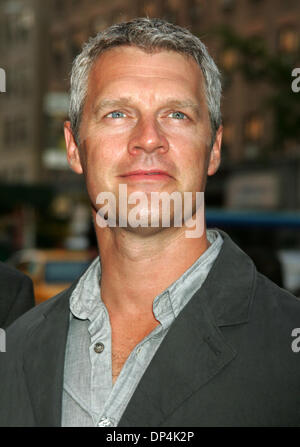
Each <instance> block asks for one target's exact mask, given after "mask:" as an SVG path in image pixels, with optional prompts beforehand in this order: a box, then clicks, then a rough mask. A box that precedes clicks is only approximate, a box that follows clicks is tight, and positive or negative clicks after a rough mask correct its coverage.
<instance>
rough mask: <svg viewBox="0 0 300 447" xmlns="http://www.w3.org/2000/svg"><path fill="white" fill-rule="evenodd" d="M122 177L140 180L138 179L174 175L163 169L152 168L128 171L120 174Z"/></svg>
mask: <svg viewBox="0 0 300 447" xmlns="http://www.w3.org/2000/svg"><path fill="white" fill-rule="evenodd" d="M120 177H122V178H126V179H128V180H133V181H138V180H145V181H147V180H150V181H153V180H154V181H157V180H166V179H170V178H172V176H171V175H170V174H169V173H168V172H166V171H162V170H161V169H151V170H143V169H138V170H136V171H130V172H126V173H125V174H122V175H120Z"/></svg>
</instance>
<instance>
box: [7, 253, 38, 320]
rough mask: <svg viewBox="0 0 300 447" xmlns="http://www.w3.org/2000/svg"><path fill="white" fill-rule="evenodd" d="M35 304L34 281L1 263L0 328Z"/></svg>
mask: <svg viewBox="0 0 300 447" xmlns="http://www.w3.org/2000/svg"><path fill="white" fill-rule="evenodd" d="M33 306H34V295H33V286H32V281H31V279H30V278H28V276H26V275H24V274H23V273H21V272H19V271H18V270H16V269H13V268H12V267H9V266H7V265H5V264H3V263H2V262H1V263H0V328H2V329H4V328H6V327H7V326H9V325H10V324H11V323H13V322H14V321H15V320H16V319H17V318H18V317H20V316H21V315H22V314H23V313H25V312H27V311H28V310H29V309H31V308H32V307H33Z"/></svg>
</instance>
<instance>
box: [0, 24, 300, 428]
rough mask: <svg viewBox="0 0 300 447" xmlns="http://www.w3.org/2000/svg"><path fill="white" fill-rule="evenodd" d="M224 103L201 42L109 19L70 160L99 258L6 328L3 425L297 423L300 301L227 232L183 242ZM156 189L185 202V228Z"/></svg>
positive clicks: (95, 42)
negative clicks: (86, 201)
mask: <svg viewBox="0 0 300 447" xmlns="http://www.w3.org/2000/svg"><path fill="white" fill-rule="evenodd" d="M220 95H221V87H220V79H219V72H218V69H217V67H216V65H215V64H214V62H213V60H212V59H211V57H210V56H209V55H208V53H207V50H206V48H205V47H204V45H203V44H202V43H201V42H200V40H199V39H198V38H196V37H195V36H193V35H191V34H190V33H189V32H188V31H187V30H184V29H182V28H179V27H177V26H175V25H172V24H169V23H167V22H165V21H163V20H158V19H146V18H144V19H135V20H132V21H130V22H128V23H123V24H119V25H115V26H113V27H111V28H109V29H107V30H106V31H104V32H103V33H100V34H98V35H97V36H96V37H95V38H94V39H92V40H90V41H89V43H88V44H87V45H86V46H85V47H84V49H83V51H82V53H81V55H79V56H78V58H77V59H76V60H75V63H74V65H73V71H72V77H71V103H70V122H67V123H66V124H65V138H66V146H67V157H68V161H69V164H70V166H71V167H72V169H73V170H74V171H75V172H76V173H78V174H84V176H85V180H86V185H87V191H88V194H89V198H90V202H91V207H92V213H93V219H94V223H95V231H96V235H97V241H98V246H99V256H100V259H99V258H96V259H95V261H94V262H93V263H92V264H91V266H90V267H89V268H88V270H87V271H86V272H85V273H84V274H83V275H82V276H81V278H80V280H79V281H78V282H76V283H75V284H73V285H72V287H71V288H70V289H68V290H67V291H64V292H63V293H61V294H60V295H58V296H57V297H55V298H53V299H51V300H49V301H48V302H45V303H43V304H42V305H40V306H38V307H37V308H35V309H34V310H33V311H32V312H30V313H29V314H27V315H26V316H24V317H23V318H22V319H20V320H19V321H18V323H16V324H15V325H14V326H12V327H11V329H10V331H9V334H8V337H7V338H8V349H7V351H8V352H7V359H6V364H5V367H2V370H1V383H2V388H1V396H2V399H1V404H0V405H1V409H0V421H1V424H2V425H12V426H19V425H21V426H98V427H104V426H109V427H116V426H132V427H135V426H151V427H156V426H253V425H260V426H263V425H272V426H278V425H300V381H299V373H300V362H299V359H300V357H299V355H298V354H297V353H296V352H295V349H294V350H293V349H292V343H293V342H294V345H296V343H295V339H293V337H292V336H291V333H292V331H293V330H294V329H295V328H297V327H298V326H300V303H299V302H298V301H297V299H296V298H295V297H293V296H292V295H290V294H289V293H287V292H285V291H283V290H282V289H280V288H278V287H277V286H276V285H274V284H273V283H272V282H271V281H269V280H268V279H267V278H265V277H264V276H262V275H260V274H259V273H258V272H257V271H256V269H255V266H254V265H253V263H252V261H251V260H250V258H248V257H247V256H246V255H245V253H243V252H242V251H241V250H240V249H239V248H238V247H237V246H236V245H235V244H234V243H233V242H232V241H231V240H230V238H229V237H228V236H227V235H226V234H225V233H223V232H220V231H216V230H214V231H212V230H210V231H206V230H205V228H204V231H200V232H198V234H197V235H196V237H195V234H194V235H190V237H187V233H186V231H187V228H191V223H193V222H194V223H195V225H197V220H196V219H195V220H193V218H194V217H195V216H196V217H197V216H198V219H200V220H201V205H199V203H197V194H200V193H201V192H203V191H204V189H205V184H206V178H207V175H213V174H214V173H215V172H216V171H217V169H218V166H219V163H220V150H221V137H222V126H221V116H220ZM122 188H123V189H122ZM124 191H126V192H127V193H128V194H129V196H130V197H131V199H130V200H129V199H128V202H127V203H126V204H125V206H124V203H123V202H122V201H124ZM154 193H165V195H166V196H167V197H170V196H171V195H172V194H174V193H179V196H180V197H184V198H185V197H186V196H185V194H186V193H191V197H192V199H191V200H190V202H188V200H186V202H187V203H189V204H190V212H189V213H188V212H187V214H186V216H187V219H186V220H184V222H183V225H181V226H180V225H178V216H179V215H180V211H181V210H182V207H183V204H180V203H179V205H178V204H177V205H176V204H175V201H174V203H173V202H172V206H170V208H169V218H170V222H171V225H169V226H167V225H164V224H163V218H164V217H166V216H165V214H168V211H163V209H162V205H161V204H159V206H158V207H156V208H155V206H154V208H152V206H150V205H151V204H150V205H149V203H148V202H147V201H145V200H144V199H145V198H146V199H149V198H150V199H151V198H152V194H154ZM101 194H104V196H103V195H102V196H101ZM137 196H139V197H140V198H141V201H140V204H139V208H138V211H137V210H136V209H134V208H133V207H132V205H134V204H135V202H134V198H136V197H137ZM103 197H104V198H106V199H107V200H106V201H105V200H102V199H103ZM153 197H154V196H153ZM172 197H174V196H172ZM113 199H116V200H115V201H114V200H113ZM104 202H105V203H104ZM101 205H104V207H103V206H101ZM113 205H116V207H115V209H113ZM160 211H161V213H160ZM157 216H158V220H157ZM167 217H168V216H167ZM191 218H192V220H191ZM137 221H140V222H141V221H143V223H146V224H149V222H150V223H152V222H153V221H154V222H155V225H148V226H147V225H144V226H142V225H136V223H137ZM179 221H180V219H179ZM175 222H177V225H175ZM179 223H180V222H179ZM20 340H22V341H20Z"/></svg>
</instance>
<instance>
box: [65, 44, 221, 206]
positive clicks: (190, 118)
mask: <svg viewBox="0 0 300 447" xmlns="http://www.w3.org/2000/svg"><path fill="white" fill-rule="evenodd" d="M65 135H66V142H67V151H68V160H69V163H70V165H71V167H72V169H73V170H74V171H75V172H77V173H82V172H83V173H84V175H85V178H86V183H87V189H88V194H89V197H90V200H91V202H92V205H93V208H94V209H95V210H97V209H98V208H99V205H97V204H96V198H97V196H98V194H99V193H100V192H112V193H114V194H115V197H116V198H117V200H118V191H119V184H126V185H127V191H128V195H129V194H130V193H132V192H134V191H142V192H145V193H146V194H149V193H150V192H151V191H158V192H163V191H165V192H167V193H172V192H173V191H178V192H180V193H183V192H185V191H189V192H192V193H195V192H196V191H204V188H205V183H206V177H207V174H208V175H212V174H214V173H215V172H216V170H217V169H218V166H219V162H220V145H221V129H219V131H218V133H217V138H216V141H215V143H214V146H213V148H212V149H211V148H210V142H211V127H210V120H209V114H208V108H207V104H206V99H205V91H204V78H203V75H202V72H201V69H200V67H199V66H198V65H197V64H196V62H195V61H194V60H193V59H192V58H190V57H186V56H183V55H181V54H179V53H176V52H174V51H165V50H163V51H159V52H156V53H153V54H148V53H145V52H144V51H142V50H141V49H139V48H136V47H130V46H122V47H117V48H113V49H111V50H109V51H107V52H105V53H103V54H102V55H101V56H100V57H99V58H98V60H97V61H96V62H95V63H94V65H93V67H92V69H91V72H90V76H89V83H88V92H87V98H86V101H85V105H84V110H83V114H82V121H81V127H80V141H81V147H80V149H78V148H77V147H76V145H75V143H74V139H73V138H72V135H71V132H70V128H69V124H68V123H66V125H65ZM151 172H152V174H151ZM155 172H157V174H155Z"/></svg>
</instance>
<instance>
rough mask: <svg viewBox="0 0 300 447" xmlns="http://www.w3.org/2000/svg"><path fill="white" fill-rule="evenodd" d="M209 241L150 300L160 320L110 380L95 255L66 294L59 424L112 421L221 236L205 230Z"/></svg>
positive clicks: (201, 274)
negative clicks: (66, 326)
mask: <svg viewBox="0 0 300 447" xmlns="http://www.w3.org/2000/svg"><path fill="white" fill-rule="evenodd" d="M207 237H208V240H209V241H210V243H211V245H210V247H209V248H208V249H207V250H206V251H205V252H204V253H203V254H202V255H201V256H200V257H199V258H198V259H197V260H196V261H195V263H194V264H193V265H192V266H191V267H190V268H189V269H188V270H187V271H186V272H185V273H184V274H183V275H182V276H181V277H180V278H179V279H177V280H176V281H175V282H174V283H173V284H172V285H171V286H169V287H168V288H167V289H166V290H165V291H164V292H162V293H161V294H160V295H158V296H157V297H156V298H155V299H154V301H153V313H154V315H155V318H156V319H157V320H158V321H159V323H160V324H159V325H158V326H156V327H155V328H154V329H153V331H152V332H151V333H150V334H148V335H147V336H146V337H145V338H144V339H143V340H142V341H141V342H140V343H138V344H137V345H136V346H135V348H134V349H133V350H132V351H131V353H130V355H129V357H128V358H127V360H126V362H125V363H124V365H123V368H122V370H121V372H120V374H119V376H118V378H117V380H116V382H115V384H113V382H112V361H111V327H110V321H109V315H108V312H107V309H106V306H105V304H104V303H103V301H102V299H101V290H100V278H101V263H100V259H99V258H96V259H95V260H94V261H93V263H92V264H91V265H90V267H89V268H88V270H87V271H86V272H85V273H84V275H83V276H82V277H81V279H80V280H79V282H78V284H77V286H76V288H75V289H74V291H73V293H72V295H71V298H70V327H69V333H68V339H67V346H66V356H65V370H64V388H63V401H62V426H65V427H71V426H73V427H74V426H75V427H91V426H98V427H105V426H108V427H116V426H117V425H118V423H119V421H120V419H121V417H122V415H123V413H124V411H125V409H126V406H127V404H128V402H129V400H130V399H131V397H132V395H133V393H134V391H135V389H136V387H137V385H138V383H139V381H140V379H141V377H142V376H143V374H144V372H145V370H146V368H147V366H148V365H149V363H150V362H151V360H152V358H153V356H154V354H155V352H156V351H157V349H158V347H159V345H160V344H161V342H162V341H163V339H164V337H165V335H166V333H167V332H168V329H169V328H170V326H171V324H172V322H173V321H174V320H175V318H176V317H177V316H178V315H179V313H180V312H181V310H182V309H183V308H184V306H185V305H186V304H187V303H188V301H189V300H190V299H191V298H192V296H193V295H194V294H195V292H196V291H197V290H198V289H199V287H201V285H202V284H203V282H204V281H205V279H206V277H207V275H208V273H209V271H210V269H211V267H212V264H213V263H214V261H215V259H216V258H217V256H218V254H219V252H220V249H221V246H222V243H223V239H222V237H221V235H220V234H219V233H218V232H217V231H215V230H208V231H207Z"/></svg>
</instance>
